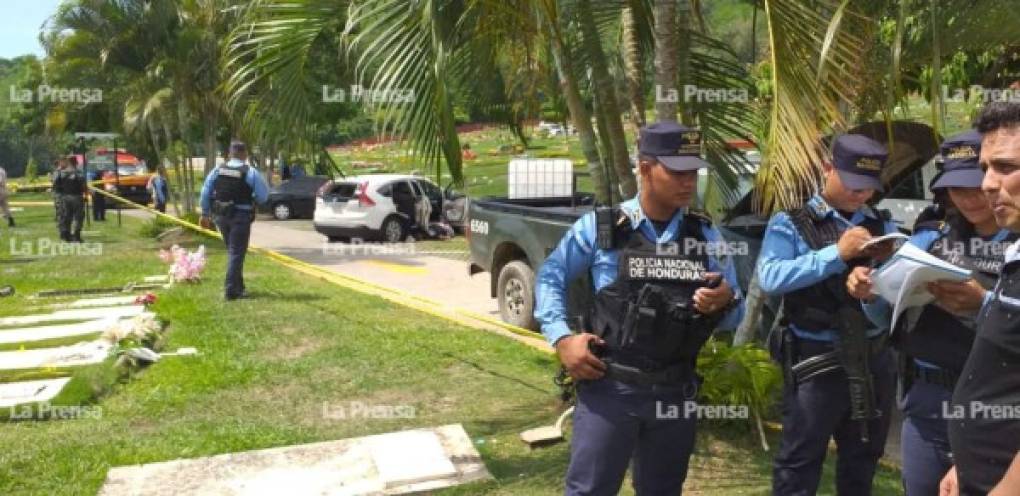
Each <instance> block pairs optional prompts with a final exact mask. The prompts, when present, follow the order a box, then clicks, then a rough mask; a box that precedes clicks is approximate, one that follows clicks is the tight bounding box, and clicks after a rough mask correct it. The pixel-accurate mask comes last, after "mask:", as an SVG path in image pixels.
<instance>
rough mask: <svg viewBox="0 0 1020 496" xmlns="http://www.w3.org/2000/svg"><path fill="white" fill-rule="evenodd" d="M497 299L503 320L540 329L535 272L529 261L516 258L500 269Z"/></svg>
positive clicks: (536, 329)
mask: <svg viewBox="0 0 1020 496" xmlns="http://www.w3.org/2000/svg"><path fill="white" fill-rule="evenodd" d="M496 301H498V302H499V316H500V318H502V319H503V322H506V323H507V324H512V325H515V326H517V327H523V328H525V329H529V330H532V331H538V322H536V321H535V315H534V314H535V272H534V271H532V270H531V267H530V266H528V264H527V262H524V261H522V260H514V261H512V262H510V263H508V264H506V265H504V266H503V268H502V269H501V270H500V271H499V279H498V281H497V283H496Z"/></svg>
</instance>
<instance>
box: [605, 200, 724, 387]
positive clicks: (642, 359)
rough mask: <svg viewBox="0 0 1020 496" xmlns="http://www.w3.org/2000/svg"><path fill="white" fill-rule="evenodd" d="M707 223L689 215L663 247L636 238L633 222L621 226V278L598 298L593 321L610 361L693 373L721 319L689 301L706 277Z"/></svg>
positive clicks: (617, 235) (641, 238)
mask: <svg viewBox="0 0 1020 496" xmlns="http://www.w3.org/2000/svg"><path fill="white" fill-rule="evenodd" d="M705 222H710V221H708V219H707V218H704V217H702V216H700V215H696V214H687V215H685V216H684V218H683V220H682V225H681V230H680V232H679V233H678V236H677V239H676V241H675V242H674V243H667V244H662V245H656V243H655V242H652V241H649V240H648V239H647V238H646V237H645V236H644V235H642V234H641V233H637V232H634V231H633V230H632V229H631V227H630V223H629V220H627V221H623V222H622V224H618V225H617V228H616V231H617V234H616V237H615V239H616V240H617V241H616V244H617V245H618V246H619V248H615V247H614V248H615V249H617V250H618V254H619V269H618V272H617V277H616V280H615V281H613V282H612V283H611V284H609V285H607V286H605V287H604V288H602V289H601V290H599V292H598V293H596V294H595V298H594V305H593V312H592V315H591V323H592V332H593V333H594V334H596V335H598V336H600V337H602V339H604V340H605V341H606V346H607V349H608V354H607V356H608V357H609V358H610V359H611V360H613V361H616V362H618V363H623V364H628V365H631V366H635V367H638V368H641V369H643V370H656V369H661V368H663V367H667V366H672V365H676V364H686V365H690V366H691V370H693V367H694V362H695V359H696V358H697V355H698V351H699V350H700V349H701V346H702V345H704V343H705V341H706V340H707V339H708V336H709V334H710V333H711V331H712V329H713V327H714V324H715V323H716V322H717V321H718V314H715V316H713V318H710V317H707V316H705V315H702V314H700V313H697V312H695V310H694V307H693V303H692V301H691V299H692V297H693V295H694V291H695V290H697V289H698V288H700V287H703V286H705V273H706V272H708V255H707V253H706V252H705V250H704V247H705V246H706V245H705V237H704V234H703V233H702V228H703V225H704V224H703V223H705ZM688 240H690V241H688ZM697 247H701V249H698V248H697ZM710 321H711V322H710Z"/></svg>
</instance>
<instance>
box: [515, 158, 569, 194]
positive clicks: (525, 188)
mask: <svg viewBox="0 0 1020 496" xmlns="http://www.w3.org/2000/svg"><path fill="white" fill-rule="evenodd" d="M573 190H574V164H573V163H572V162H571V161H570V160H569V159H564V158H516V159H513V160H511V161H510V165H509V167H508V170H507V196H508V197H509V198H510V199H519V198H549V197H569V196H571V195H573V194H574V191H573Z"/></svg>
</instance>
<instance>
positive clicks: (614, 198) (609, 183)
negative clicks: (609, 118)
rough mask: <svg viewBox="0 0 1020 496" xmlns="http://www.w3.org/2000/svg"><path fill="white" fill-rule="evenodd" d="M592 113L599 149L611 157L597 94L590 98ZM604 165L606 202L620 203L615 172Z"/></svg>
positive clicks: (606, 127) (607, 132) (604, 116)
mask: <svg viewBox="0 0 1020 496" xmlns="http://www.w3.org/2000/svg"><path fill="white" fill-rule="evenodd" d="M592 114H594V116H595V128H596V129H597V130H598V132H599V141H598V146H599V150H600V152H601V153H602V156H603V157H611V156H612V154H613V151H612V149H611V148H610V145H609V140H608V139H607V136H608V135H609V129H608V125H607V123H606V115H605V113H603V112H602V109H601V108H600V104H599V99H598V98H597V95H596V98H593V99H592ZM606 165H607V164H606V163H604V162H603V164H602V173H603V174H604V175H605V181H606V190H607V191H608V192H609V193H608V194H609V201H608V203H610V204H613V205H616V204H617V203H620V188H619V187H617V184H616V181H613V179H614V178H615V177H614V176H616V174H614V173H613V171H611V170H609V169H608V168H607V167H606Z"/></svg>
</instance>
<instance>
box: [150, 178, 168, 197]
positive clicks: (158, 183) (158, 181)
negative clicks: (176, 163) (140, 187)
mask: <svg viewBox="0 0 1020 496" xmlns="http://www.w3.org/2000/svg"><path fill="white" fill-rule="evenodd" d="M164 184H166V179H165V178H164V177H163V176H160V175H159V174H157V175H156V177H153V178H152V190H153V192H154V193H155V194H156V203H166V195H164V194H163V185H164Z"/></svg>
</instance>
